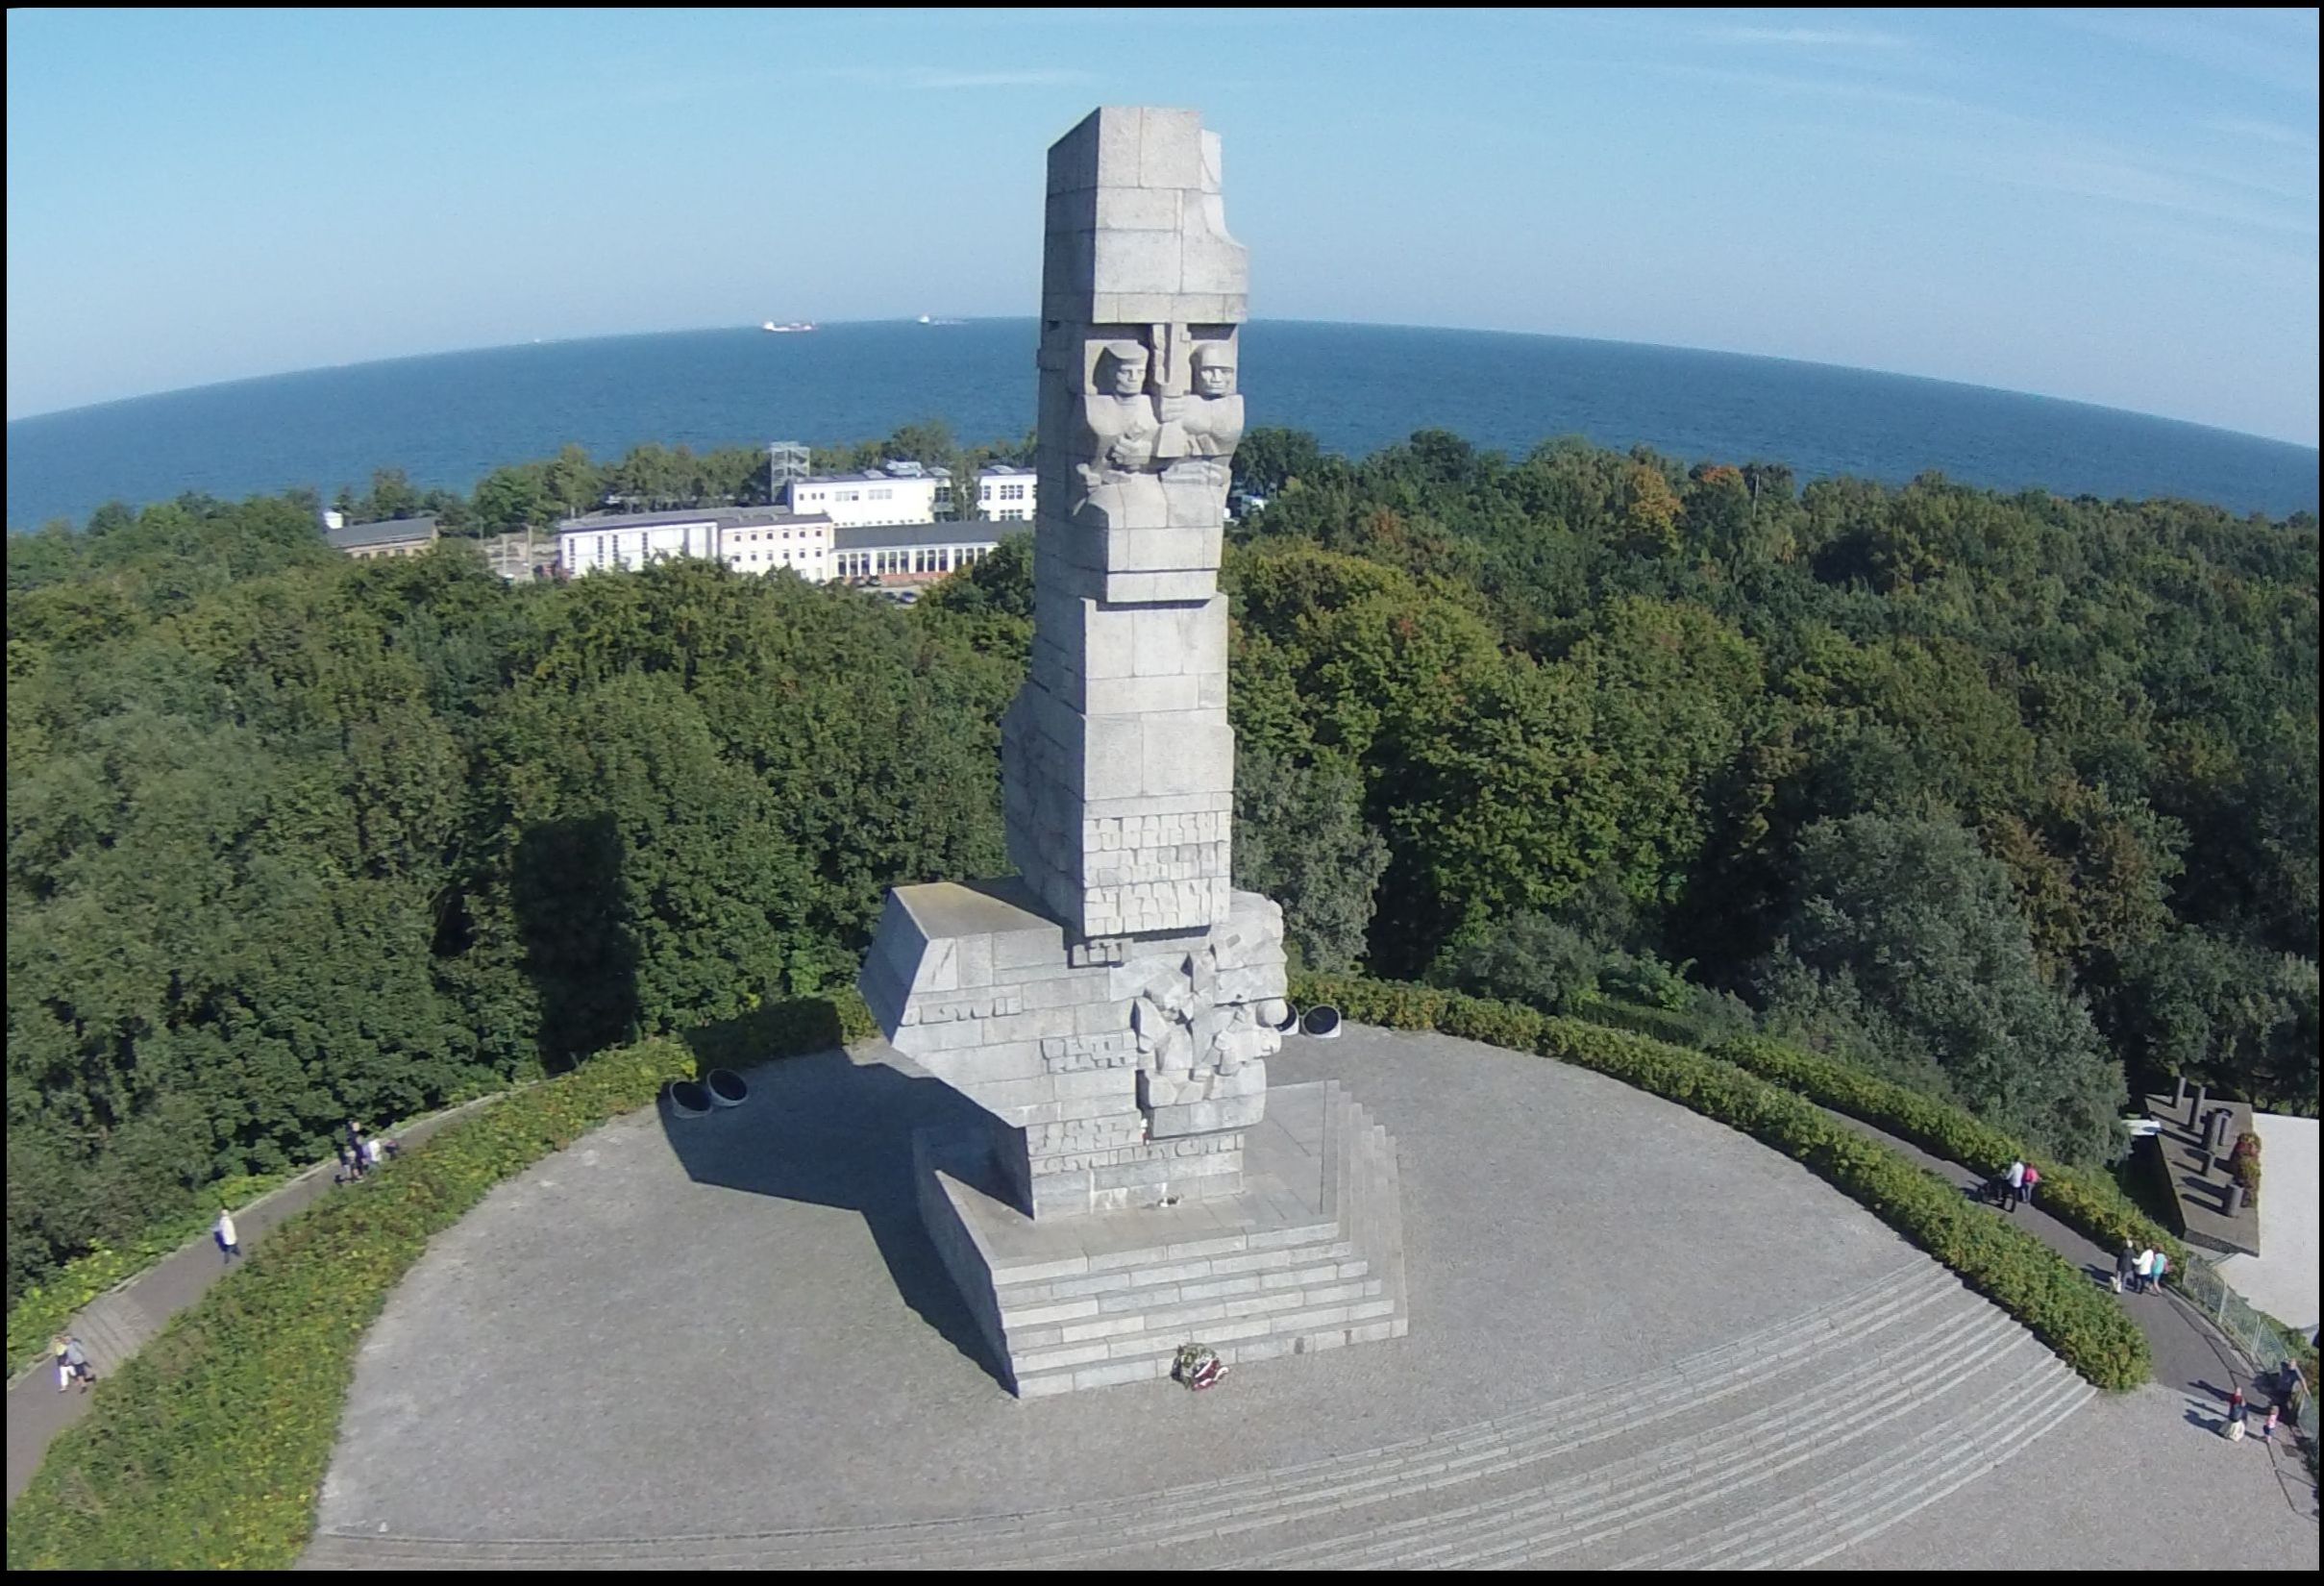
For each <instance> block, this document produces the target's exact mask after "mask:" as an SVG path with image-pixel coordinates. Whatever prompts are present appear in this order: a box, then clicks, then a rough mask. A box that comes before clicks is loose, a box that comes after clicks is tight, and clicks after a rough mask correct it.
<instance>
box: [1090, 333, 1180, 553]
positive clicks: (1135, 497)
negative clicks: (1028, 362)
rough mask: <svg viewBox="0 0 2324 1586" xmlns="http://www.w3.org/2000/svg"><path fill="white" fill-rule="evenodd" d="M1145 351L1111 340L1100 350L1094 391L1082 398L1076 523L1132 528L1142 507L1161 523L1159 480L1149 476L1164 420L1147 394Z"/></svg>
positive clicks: (1151, 519) (1150, 520)
mask: <svg viewBox="0 0 2324 1586" xmlns="http://www.w3.org/2000/svg"><path fill="white" fill-rule="evenodd" d="M1147 364H1148V354H1147V350H1146V349H1145V348H1144V347H1143V346H1141V345H1139V344H1138V343H1137V342H1134V341H1110V342H1107V343H1106V344H1105V345H1104V348H1103V350H1102V351H1100V353H1099V354H1098V368H1097V378H1096V380H1095V381H1094V382H1093V384H1095V386H1096V389H1095V390H1093V391H1091V392H1090V394H1089V395H1087V396H1085V397H1083V398H1082V399H1081V424H1080V430H1081V434H1080V435H1079V436H1078V437H1077V438H1078V440H1079V442H1080V448H1079V449H1080V459H1079V460H1078V461H1076V462H1075V473H1076V474H1077V475H1078V476H1079V477H1080V480H1081V488H1082V496H1081V500H1080V502H1079V503H1077V504H1076V505H1075V510H1074V519H1075V522H1082V523H1090V524H1091V525H1092V527H1095V528H1127V527H1135V526H1137V524H1138V518H1137V517H1136V516H1134V515H1133V514H1134V513H1136V512H1137V511H1138V509H1139V508H1141V507H1143V508H1147V509H1148V510H1149V512H1150V514H1151V515H1150V516H1149V517H1148V518H1147V522H1148V523H1149V524H1153V523H1158V522H1160V521H1161V519H1160V516H1159V513H1158V510H1157V509H1158V508H1160V505H1161V503H1160V501H1159V500H1158V496H1159V492H1160V489H1161V486H1160V483H1159V482H1158V481H1156V480H1155V479H1154V477H1153V472H1152V470H1153V465H1154V448H1155V443H1156V442H1157V441H1158V440H1159V439H1160V438H1161V431H1162V423H1161V420H1160V419H1159V418H1158V417H1157V416H1156V415H1155V413H1154V400H1153V398H1152V397H1150V396H1149V395H1148V394H1147V390H1146V372H1147Z"/></svg>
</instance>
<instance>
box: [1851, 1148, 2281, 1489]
mask: <svg viewBox="0 0 2324 1586" xmlns="http://www.w3.org/2000/svg"><path fill="white" fill-rule="evenodd" d="M1826 1113H1827V1115H1828V1116H1829V1117H1831V1118H1833V1119H1834V1120H1836V1121H1837V1122H1839V1123H1841V1124H1843V1125H1845V1126H1846V1127H1847V1128H1851V1129H1854V1130H1855V1131H1856V1132H1857V1133H1859V1134H1862V1135H1864V1136H1866V1137H1867V1138H1868V1139H1873V1140H1877V1141H1879V1142H1880V1143H1881V1144H1882V1145H1884V1146H1887V1147H1889V1148H1890V1149H1891V1151H1896V1152H1902V1153H1903V1154H1904V1155H1906V1156H1908V1157H1910V1158H1911V1159H1912V1160H1913V1161H1915V1162H1916V1163H1918V1164H1919V1165H1920V1166H1922V1167H1924V1168H1926V1169H1928V1170H1929V1171H1930V1172H1931V1173H1934V1174H1936V1175H1937V1176H1938V1177H1941V1178H1943V1179H1945V1180H1946V1181H1947V1182H1949V1183H1953V1184H1957V1185H1959V1186H1960V1187H1961V1189H1962V1192H1963V1193H1964V1194H1965V1195H1966V1194H1972V1193H1974V1192H1975V1191H1976V1190H1977V1189H1978V1188H1979V1187H1980V1186H1981V1185H1982V1184H1983V1182H1984V1179H1983V1176H1982V1175H1980V1174H1978V1173H1977V1172H1976V1171H1975V1170H1974V1169H1971V1168H1966V1167H1964V1166H1962V1165H1961V1164H1960V1163H1958V1162H1950V1161H1947V1160H1945V1159H1944V1158H1943V1157H1941V1156H1932V1155H1930V1154H1929V1153H1928V1152H1925V1151H1923V1150H1921V1149H1920V1148H1919V1147H1918V1146H1916V1145H1914V1144H1913V1143H1912V1142H1911V1141H1909V1140H1904V1139H1900V1138H1898V1137H1897V1136H1895V1135H1893V1134H1890V1133H1888V1132H1887V1131H1886V1130H1883V1129H1880V1128H1874V1127H1873V1126H1872V1125H1870V1124H1867V1123H1865V1122H1863V1121H1862V1120H1860V1119H1855V1118H1850V1117H1847V1116H1846V1115H1844V1114H1842V1113H1838V1112H1832V1111H1830V1109H1828V1108H1827V1109H1826ZM1990 1215H1992V1216H1994V1217H2002V1218H2007V1219H2009V1220H2010V1221H2011V1222H2013V1223H2015V1224H2016V1225H2017V1226H2019V1227H2023V1228H2024V1229H2025V1231H2026V1232H2028V1233H2030V1234H2032V1235H2033V1236H2034V1237H2035V1238H2037V1239H2039V1240H2040V1241H2041V1242H2042V1243H2043V1244H2045V1245H2047V1246H2049V1248H2050V1249H2052V1250H2054V1251H2057V1252H2058V1253H2059V1254H2061V1255H2063V1256H2064V1257H2065V1258H2066V1259H2068V1260H2070V1261H2072V1262H2073V1263H2074V1264H2075V1265H2076V1266H2078V1267H2080V1268H2081V1269H2082V1270H2083V1272H2084V1274H2085V1275H2086V1276H2089V1280H2090V1281H2091V1282H2093V1283H2104V1282H2106V1281H2107V1280H2108V1279H2110V1278H2112V1277H2113V1276H2114V1251H2110V1250H2101V1249H2100V1248H2099V1247H2098V1245H2097V1244H2096V1243H2095V1242H2093V1241H2092V1240H2089V1239H2088V1238H2085V1237H2084V1236H2083V1235H2082V1234H2081V1233H2079V1232H2077V1231H2076V1230H2074V1229H2073V1228H2070V1227H2066V1226H2065V1225H2064V1223H2061V1222H2059V1221H2058V1220H2057V1219H2056V1218H2054V1217H2052V1216H2050V1215H2049V1214H2048V1213H2047V1212H2045V1211H2043V1210H2042V1209H2041V1191H2040V1187H2039V1186H2037V1187H2036V1188H2035V1190H2034V1200H2033V1203H2032V1204H2030V1205H2026V1206H2021V1207H2019V1208H2018V1209H2017V1210H2016V1211H2015V1212H2014V1213H2013V1212H2009V1211H2004V1210H2002V1209H2000V1208H1998V1207H1995V1208H1992V1209H1991V1211H1990ZM2122 1306H2123V1309H2124V1310H2125V1311H2127V1312H2128V1313H2129V1315H2130V1318H2131V1320H2132V1321H2133V1322H2135V1323H2137V1324H2138V1326H2139V1331H2140V1332H2142V1333H2144V1334H2145V1335H2146V1342H2147V1347H2148V1348H2149V1349H2150V1350H2152V1351H2153V1352H2154V1357H2155V1380H2156V1381H2157V1382H2158V1383H2159V1384H2161V1385H2162V1386H2163V1387H2164V1388H2166V1389H2168V1390H2170V1391H2171V1392H2172V1393H2175V1394H2178V1395H2180V1396H2181V1397H2182V1398H2183V1400H2185V1401H2186V1404H2187V1407H2188V1410H2189V1411H2190V1412H2191V1413H2190V1414H2189V1416H2188V1421H2189V1422H2190V1423H2191V1424H2192V1425H2201V1426H2204V1427H2207V1428H2208V1429H2209V1431H2210V1432H2213V1433H2215V1431H2216V1430H2217V1425H2218V1423H2219V1422H2221V1421H2223V1420H2224V1419H2225V1417H2226V1414H2227V1400H2228V1395H2230V1394H2231V1393H2234V1392H2235V1391H2237V1389H2240V1390H2242V1392H2243V1396H2244V1397H2245V1398H2246V1399H2247V1400H2250V1401H2251V1403H2252V1404H2253V1405H2254V1406H2255V1408H2256V1410H2257V1411H2258V1414H2257V1415H2255V1417H2254V1420H2253V1429H2254V1430H2255V1431H2256V1430H2257V1429H2258V1425H2259V1420H2260V1418H2261V1417H2263V1416H2264V1415H2265V1413H2266V1405H2267V1403H2268V1399H2267V1396H2266V1394H2265V1393H2264V1392H2263V1391H2261V1390H2256V1389H2254V1387H2253V1385H2252V1377H2251V1369H2250V1367H2249V1365H2248V1364H2247V1363H2246V1362H2245V1360H2244V1359H2243V1357H2242V1355H2241V1354H2240V1353H2238V1352H2237V1351H2236V1350H2235V1349H2234V1348H2233V1347H2232V1346H2231V1345H2229V1344H2228V1342H2227V1341H2226V1340H2225V1339H2224V1338H2222V1337H2221V1336H2220V1335H2219V1333H2218V1332H2217V1331H2216V1330H2215V1329H2214V1328H2213V1326H2211V1324H2210V1322H2209V1320H2208V1319H2206V1318H2205V1317H2204V1315H2203V1313H2202V1312H2201V1311H2200V1310H2198V1309H2196V1308H2195V1307H2194V1306H2193V1305H2191V1304H2189V1303H2188V1301H2186V1299H2185V1298H2184V1297H2182V1296H2181V1295H2179V1294H2178V1293H2176V1292H2175V1291H2173V1290H2171V1289H2170V1288H2168V1287H2165V1288H2163V1290H2161V1291H2160V1292H2158V1293H2154V1294H2126V1295H2124V1296H2123V1297H2122ZM2268 1453H2269V1457H2270V1458H2271V1460H2272V1461H2273V1462H2274V1466H2275V1474H2276V1476H2277V1478H2278V1479H2279V1480H2280V1481H2281V1482H2282V1483H2283V1484H2284V1487H2285V1491H2286V1495H2287V1498H2289V1499H2293V1501H2294V1503H2295V1506H2296V1507H2297V1508H2298V1509H2299V1511H2300V1512H2302V1513H2312V1512H2313V1509H2314V1506H2315V1502H2316V1486H2315V1483H2314V1482H2313V1481H2312V1480H2311V1479H2310V1477H2309V1474H2308V1469H2307V1466H2306V1464H2305V1462H2303V1460H2302V1459H2301V1457H2300V1452H2299V1449H2298V1447H2297V1444H2296V1442H2295V1441H2294V1439H2293V1438H2292V1437H2291V1436H2289V1435H2285V1434H2283V1433H2279V1434H2278V1440H2277V1441H2276V1442H2275V1443H2274V1444H2272V1445H2270V1447H2269V1450H2268ZM2302 1495H2305V1497H2304V1499H2302Z"/></svg>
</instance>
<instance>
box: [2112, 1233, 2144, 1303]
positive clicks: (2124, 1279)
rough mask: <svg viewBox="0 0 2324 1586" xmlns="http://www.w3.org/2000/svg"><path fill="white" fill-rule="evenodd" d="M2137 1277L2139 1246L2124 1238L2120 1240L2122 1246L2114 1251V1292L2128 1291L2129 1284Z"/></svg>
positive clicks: (2135, 1280)
mask: <svg viewBox="0 0 2324 1586" xmlns="http://www.w3.org/2000/svg"><path fill="white" fill-rule="evenodd" d="M2138 1279H2139V1247H2138V1246H2136V1245H2134V1244H2132V1243H2131V1242H2130V1241H2129V1240H2127V1239H2125V1240H2123V1241H2122V1248H2121V1249H2120V1250H2118V1251H2114V1292H2115V1293H2116V1294H2128V1293H2130V1292H2131V1285H2132V1284H2133V1283H2135V1282H2137V1281H2138Z"/></svg>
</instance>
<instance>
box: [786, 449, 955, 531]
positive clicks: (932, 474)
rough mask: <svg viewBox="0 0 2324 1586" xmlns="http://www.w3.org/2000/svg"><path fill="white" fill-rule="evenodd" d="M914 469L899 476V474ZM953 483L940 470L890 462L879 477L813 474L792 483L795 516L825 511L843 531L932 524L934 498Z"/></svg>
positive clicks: (934, 506) (791, 501) (870, 475)
mask: <svg viewBox="0 0 2324 1586" xmlns="http://www.w3.org/2000/svg"><path fill="white" fill-rule="evenodd" d="M906 469H908V470H910V471H909V472H898V471H896V470H906ZM951 484H952V479H951V477H950V476H949V475H947V474H946V473H945V472H944V470H942V469H941V468H939V469H934V470H927V469H923V468H921V467H920V465H919V464H918V463H890V464H889V465H888V468H887V470H883V471H882V472H879V473H877V474H809V475H807V476H806V477H805V478H804V479H795V480H793V481H791V488H790V504H791V510H792V511H794V512H821V513H824V514H825V515H827V516H828V517H829V518H830V520H831V522H832V524H833V526H834V527H836V528H840V529H855V528H861V527H864V526H866V525H871V524H886V523H933V522H935V521H936V496H937V493H938V492H939V491H947V490H949V489H950V487H951Z"/></svg>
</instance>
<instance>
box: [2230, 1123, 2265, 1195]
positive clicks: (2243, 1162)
mask: <svg viewBox="0 0 2324 1586" xmlns="http://www.w3.org/2000/svg"><path fill="white" fill-rule="evenodd" d="M2227 1171H2228V1174H2229V1176H2230V1177H2233V1178H2234V1179H2235V1181H2236V1182H2237V1183H2238V1184H2241V1185H2242V1186H2243V1200H2244V1202H2245V1203H2246V1204H2247V1205H2254V1206H2256V1205H2258V1204H2259V1203H2260V1136H2259V1135H2258V1134H2257V1133H2255V1132H2254V1131H2253V1130H2251V1129H2245V1130H2244V1131H2243V1132H2242V1133H2240V1134H2238V1135H2237V1136H2236V1149H2235V1150H2234V1151H2232V1152H2228V1154H2227Z"/></svg>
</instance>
